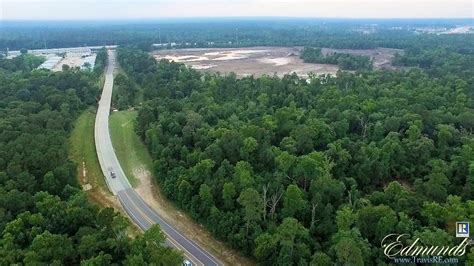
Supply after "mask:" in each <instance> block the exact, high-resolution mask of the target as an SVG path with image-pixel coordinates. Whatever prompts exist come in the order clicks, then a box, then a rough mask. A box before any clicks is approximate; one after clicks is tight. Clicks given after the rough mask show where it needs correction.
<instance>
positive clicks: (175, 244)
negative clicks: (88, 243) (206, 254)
mask: <svg viewBox="0 0 474 266" xmlns="http://www.w3.org/2000/svg"><path fill="white" fill-rule="evenodd" d="M124 192H125V193H124V194H125V196H126V197H127V198H128V199H129V201H130V202H131V203H132V205H133V206H134V207H135V209H136V210H137V211H138V212H139V213H140V215H141V216H142V217H143V218H145V220H147V221H148V222H149V223H150V224H151V225H153V224H156V223H155V222H154V221H153V220H152V219H151V218H150V217H149V216H148V215H147V214H146V213H144V212H143V211H142V210H141V209H140V208H138V206H137V205H136V204H135V203H134V202H133V200H132V199H131V198H130V196H129V195H128V194H127V190H124ZM161 231H162V232H163V233H164V234H165V235H166V236H167V237H168V240H169V241H170V243H171V244H173V246H175V247H176V248H177V249H180V250H182V251H183V252H185V253H186V254H188V255H189V256H191V257H193V258H194V259H195V263H196V262H199V263H200V264H202V265H204V263H202V262H201V261H200V260H199V259H198V258H196V257H195V256H194V255H193V254H191V253H190V252H186V249H185V248H184V247H183V246H182V245H181V244H179V243H178V242H177V241H176V240H174V239H173V238H172V237H171V236H170V235H168V234H167V233H166V232H165V231H164V230H161ZM178 246H179V247H178ZM180 247H181V248H180ZM196 264H198V263H196Z"/></svg>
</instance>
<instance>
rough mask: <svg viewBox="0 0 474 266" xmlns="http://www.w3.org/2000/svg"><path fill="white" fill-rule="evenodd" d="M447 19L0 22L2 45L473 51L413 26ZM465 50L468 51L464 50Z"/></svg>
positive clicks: (462, 38)
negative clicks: (449, 48) (278, 47)
mask: <svg viewBox="0 0 474 266" xmlns="http://www.w3.org/2000/svg"><path fill="white" fill-rule="evenodd" d="M463 23H464V24H465V23H469V22H466V21H449V20H420V21H417V20H415V21H410V20H315V19H279V20H277V19H273V20H272V19H268V20H256V19H253V20H252V19H247V20H244V19H240V20H204V21H191V20H181V21H177V20H173V21H149V22H141V23H139V22H123V23H118V22H115V23H112V22H110V23H104V22H102V23H100V22H97V23H79V22H76V23H72V22H69V23H66V22H65V23H60V24H57V23H56V24H55V23H52V22H50V23H46V24H45V23H43V24H42V23H26V22H24V23H4V24H3V25H2V34H1V35H0V50H5V49H7V48H8V49H9V50H19V49H21V48H27V49H38V48H45V47H47V48H57V47H74V46H86V45H112V44H119V45H126V46H134V47H137V48H140V49H144V50H149V49H151V48H152V47H151V44H153V43H162V44H170V45H169V46H165V47H171V43H174V45H173V48H181V47H188V48H189V47H244V46H256V45H263V46H295V45H296V46H310V47H331V48H351V49H370V48H375V47H390V48H401V49H403V48H409V47H423V48H430V47H431V48H433V47H445V46H447V45H451V46H453V45H454V47H455V49H457V50H463V49H464V50H469V51H471V52H472V51H473V50H474V48H473V47H472V43H473V42H474V36H472V35H457V34H456V35H453V34H445V35H440V36H437V35H434V34H417V33H416V32H415V31H414V30H413V27H414V26H420V27H421V26H432V25H438V26H441V27H448V28H449V27H453V26H454V25H459V24H463ZM465 52H467V51H465Z"/></svg>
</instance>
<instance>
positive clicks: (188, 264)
mask: <svg viewBox="0 0 474 266" xmlns="http://www.w3.org/2000/svg"><path fill="white" fill-rule="evenodd" d="M183 266H193V264H192V263H191V262H190V261H189V260H184V261H183Z"/></svg>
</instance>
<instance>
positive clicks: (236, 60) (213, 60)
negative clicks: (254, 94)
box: [153, 47, 403, 77]
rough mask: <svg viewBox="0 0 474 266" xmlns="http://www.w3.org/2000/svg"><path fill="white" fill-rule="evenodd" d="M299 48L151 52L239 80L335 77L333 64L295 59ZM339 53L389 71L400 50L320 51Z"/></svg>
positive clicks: (155, 55)
mask: <svg viewBox="0 0 474 266" xmlns="http://www.w3.org/2000/svg"><path fill="white" fill-rule="evenodd" d="M302 50H303V48H302V47H248V48H197V49H177V50H160V51H155V52H153V56H154V57H155V58H156V59H157V60H160V59H168V60H173V61H175V62H182V63H185V64H186V65H189V66H191V67H192V68H195V69H198V70H201V71H206V72H219V73H223V74H227V73H230V72H234V73H236V74H237V76H239V77H245V76H249V75H255V76H262V75H274V74H276V75H278V76H283V75H285V74H291V73H293V72H294V73H296V74H298V75H299V76H301V77H308V73H310V72H313V73H314V74H317V75H320V74H330V75H335V74H336V73H337V71H338V67H337V65H329V64H310V63H304V62H303V60H301V59H300V58H299V54H300V52H301V51H302ZM336 51H337V52H343V53H351V54H361V55H367V56H370V57H371V58H372V59H373V60H374V67H375V68H384V69H392V66H391V65H390V59H391V58H392V57H393V56H394V55H395V53H397V52H398V53H402V52H403V51H402V50H397V49H388V48H377V49H373V50H350V49H327V48H324V49H323V53H329V52H336Z"/></svg>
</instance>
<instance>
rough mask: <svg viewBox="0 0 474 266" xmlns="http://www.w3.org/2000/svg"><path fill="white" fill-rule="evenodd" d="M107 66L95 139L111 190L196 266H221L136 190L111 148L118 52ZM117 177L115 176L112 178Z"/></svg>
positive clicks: (140, 223) (128, 209)
mask: <svg viewBox="0 0 474 266" xmlns="http://www.w3.org/2000/svg"><path fill="white" fill-rule="evenodd" d="M108 57H109V59H108V64H107V69H106V73H105V82H104V89H103V91H102V96H101V98H100V101H99V108H98V110H97V115H96V119H95V129H94V138H95V145H96V150H97V157H98V158H99V163H100V167H101V169H102V172H103V173H104V176H105V180H106V183H107V186H108V188H109V190H110V191H111V192H112V193H113V194H114V195H116V196H117V198H118V200H119V202H120V203H121V204H122V206H123V208H124V210H125V211H126V212H127V214H128V215H129V216H130V218H131V219H132V220H133V221H134V222H135V223H136V224H137V225H138V226H139V227H140V228H141V229H142V230H144V231H145V230H147V229H149V228H150V227H151V226H152V225H153V224H159V225H160V227H161V230H162V231H163V232H164V233H165V235H166V236H167V244H169V245H171V246H174V247H176V248H178V249H180V250H182V251H183V252H184V255H185V256H186V258H187V259H188V260H189V261H191V262H192V263H193V264H194V265H221V263H220V262H219V261H218V260H217V259H216V258H214V257H213V256H212V255H211V254H210V253H208V252H206V251H205V250H204V249H203V248H201V247H200V246H199V245H197V244H196V243H194V242H193V241H192V240H190V239H188V238H187V237H186V236H184V235H183V234H181V233H180V232H179V231H178V230H177V229H176V228H174V227H173V226H172V225H170V224H168V223H167V222H166V221H165V220H164V219H163V218H162V217H160V216H159V215H158V214H157V213H156V212H155V211H154V210H153V209H152V208H151V207H150V206H149V205H148V204H147V203H146V202H145V201H144V200H143V199H142V198H141V197H140V195H138V193H137V192H136V191H135V190H134V189H133V187H132V186H131V185H130V182H129V181H128V179H127V177H126V175H125V173H124V172H123V170H122V167H121V166H120V163H119V161H118V159H117V155H116V154H115V151H114V148H113V146H112V141H111V138H110V134H109V113H110V104H111V101H112V90H113V84H114V76H113V74H114V69H115V51H114V50H109V51H108ZM113 176H114V177H113Z"/></svg>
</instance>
